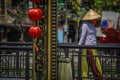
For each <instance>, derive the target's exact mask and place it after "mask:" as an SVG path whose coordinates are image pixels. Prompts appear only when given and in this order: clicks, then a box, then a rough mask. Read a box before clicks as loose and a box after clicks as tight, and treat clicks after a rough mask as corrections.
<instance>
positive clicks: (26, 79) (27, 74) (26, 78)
mask: <svg viewBox="0 0 120 80" xmlns="http://www.w3.org/2000/svg"><path fill="white" fill-rule="evenodd" d="M25 61H26V63H25V80H29V52H27V53H26V60H25Z"/></svg>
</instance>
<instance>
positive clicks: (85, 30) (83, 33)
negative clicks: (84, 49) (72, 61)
mask: <svg viewBox="0 0 120 80" xmlns="http://www.w3.org/2000/svg"><path fill="white" fill-rule="evenodd" d="M86 35H87V25H86V24H83V25H82V33H81V37H80V40H79V43H78V45H82V44H84V42H85V38H86Z"/></svg>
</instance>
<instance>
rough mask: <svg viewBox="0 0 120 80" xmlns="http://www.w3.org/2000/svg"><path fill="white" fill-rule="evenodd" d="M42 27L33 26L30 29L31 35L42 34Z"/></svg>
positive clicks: (37, 35)
mask: <svg viewBox="0 0 120 80" xmlns="http://www.w3.org/2000/svg"><path fill="white" fill-rule="evenodd" d="M41 31H42V30H41V28H40V27H38V26H31V27H30V29H29V34H30V36H31V37H33V38H35V37H39V36H40V35H41Z"/></svg>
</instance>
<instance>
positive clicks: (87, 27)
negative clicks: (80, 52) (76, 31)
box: [78, 22, 97, 45]
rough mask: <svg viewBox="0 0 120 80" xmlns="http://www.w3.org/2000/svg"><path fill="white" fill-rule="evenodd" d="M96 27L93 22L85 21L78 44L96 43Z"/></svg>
mask: <svg viewBox="0 0 120 80" xmlns="http://www.w3.org/2000/svg"><path fill="white" fill-rule="evenodd" d="M96 43H97V39H96V28H95V26H94V25H93V24H91V23H88V22H83V24H82V33H81V37H80V40H79V43H78V45H96Z"/></svg>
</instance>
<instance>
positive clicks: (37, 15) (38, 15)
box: [28, 8, 43, 21]
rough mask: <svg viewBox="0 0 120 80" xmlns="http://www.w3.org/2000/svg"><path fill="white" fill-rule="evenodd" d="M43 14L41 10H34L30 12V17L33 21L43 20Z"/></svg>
mask: <svg viewBox="0 0 120 80" xmlns="http://www.w3.org/2000/svg"><path fill="white" fill-rule="evenodd" d="M42 15H43V12H42V10H41V9H40V8H32V9H30V10H29V11H28V17H29V18H30V19H31V20H33V21H36V20H41V18H42Z"/></svg>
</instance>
